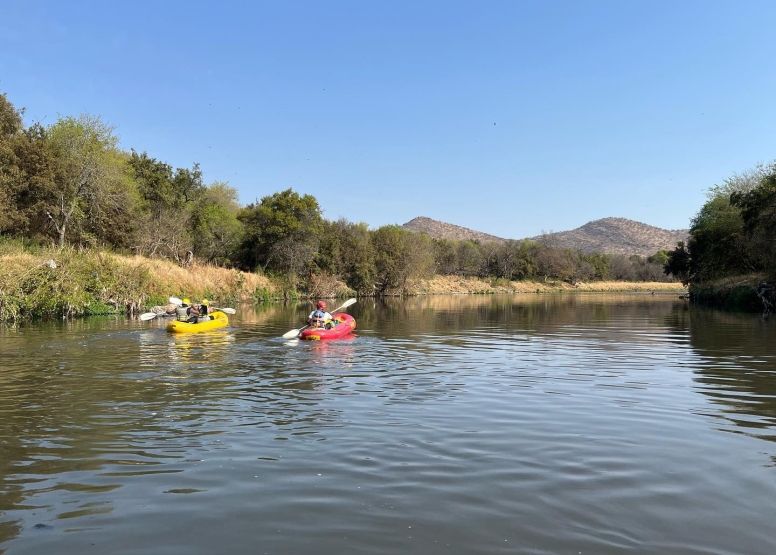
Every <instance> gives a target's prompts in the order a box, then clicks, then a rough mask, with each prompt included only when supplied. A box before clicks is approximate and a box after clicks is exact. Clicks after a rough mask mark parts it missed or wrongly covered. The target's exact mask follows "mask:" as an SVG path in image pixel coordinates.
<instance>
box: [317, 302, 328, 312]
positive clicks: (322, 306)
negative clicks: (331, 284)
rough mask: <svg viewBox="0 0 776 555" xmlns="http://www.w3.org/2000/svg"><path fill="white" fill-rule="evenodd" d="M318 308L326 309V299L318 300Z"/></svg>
mask: <svg viewBox="0 0 776 555" xmlns="http://www.w3.org/2000/svg"><path fill="white" fill-rule="evenodd" d="M317 306H318V308H322V309H324V310H326V301H318V305H317Z"/></svg>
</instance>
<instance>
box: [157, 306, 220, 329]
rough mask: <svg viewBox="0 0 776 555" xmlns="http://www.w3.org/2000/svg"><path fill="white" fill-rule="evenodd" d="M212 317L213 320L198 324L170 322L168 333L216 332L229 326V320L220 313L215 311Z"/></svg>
mask: <svg viewBox="0 0 776 555" xmlns="http://www.w3.org/2000/svg"><path fill="white" fill-rule="evenodd" d="M208 316H212V317H213V319H212V320H205V321H204V322H197V323H196V324H189V323H188V322H180V321H178V320H176V321H175V322H170V323H169V324H167V331H169V332H173V333H196V332H200V331H208V330H215V329H218V328H225V327H226V326H228V325H229V318H228V317H227V316H226V314H224V313H223V312H220V311H215V312H214V313H213V314H208Z"/></svg>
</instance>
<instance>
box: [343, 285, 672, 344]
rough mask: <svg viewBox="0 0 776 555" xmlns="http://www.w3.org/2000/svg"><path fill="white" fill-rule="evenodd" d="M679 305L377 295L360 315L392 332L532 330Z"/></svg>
mask: <svg viewBox="0 0 776 555" xmlns="http://www.w3.org/2000/svg"><path fill="white" fill-rule="evenodd" d="M676 306H682V301H680V300H679V299H678V298H677V296H676V295H673V294H672V295H665V294H663V295H649V294H585V293H571V294H541V295H539V294H533V295H532V294H522V295H445V296H426V297H415V298H410V299H407V300H398V299H387V300H384V301H382V302H380V301H378V302H377V303H375V304H374V306H373V307H370V308H371V310H370V309H369V308H367V307H365V306H361V307H360V309H359V310H360V312H361V314H360V315H359V317H358V318H357V319H358V322H359V328H361V329H364V328H367V327H373V328H374V329H375V330H377V332H378V333H379V334H380V335H381V336H383V337H388V338H390V337H402V336H403V335H404V334H405V333H406V330H405V328H406V327H408V326H411V328H412V330H413V332H414V333H428V334H441V335H450V334H452V333H454V332H458V333H460V332H463V333H467V332H473V331H476V330H479V329H487V330H490V331H498V330H503V331H505V332H507V333H509V332H514V333H523V334H525V333H528V334H532V333H542V332H544V331H547V330H556V329H558V328H562V327H563V326H571V325H573V326H587V325H590V326H591V327H592V326H602V325H604V324H606V323H608V322H611V321H613V320H628V319H631V320H633V319H638V320H641V321H647V320H650V321H651V320H653V319H654V318H657V319H658V321H660V319H661V318H663V317H664V316H665V315H667V314H669V313H670V312H671V311H672V310H673V309H674V308H675V307H676ZM645 316H647V317H648V318H645ZM362 324H363V325H362Z"/></svg>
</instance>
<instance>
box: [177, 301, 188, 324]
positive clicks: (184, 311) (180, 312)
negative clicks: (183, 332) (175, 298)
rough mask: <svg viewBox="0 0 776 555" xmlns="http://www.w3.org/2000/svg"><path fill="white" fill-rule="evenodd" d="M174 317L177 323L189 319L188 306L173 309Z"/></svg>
mask: <svg viewBox="0 0 776 555" xmlns="http://www.w3.org/2000/svg"><path fill="white" fill-rule="evenodd" d="M175 316H176V317H177V318H178V320H179V321H181V322H185V321H186V320H188V319H189V307H188V305H182V306H179V307H178V308H176V309H175Z"/></svg>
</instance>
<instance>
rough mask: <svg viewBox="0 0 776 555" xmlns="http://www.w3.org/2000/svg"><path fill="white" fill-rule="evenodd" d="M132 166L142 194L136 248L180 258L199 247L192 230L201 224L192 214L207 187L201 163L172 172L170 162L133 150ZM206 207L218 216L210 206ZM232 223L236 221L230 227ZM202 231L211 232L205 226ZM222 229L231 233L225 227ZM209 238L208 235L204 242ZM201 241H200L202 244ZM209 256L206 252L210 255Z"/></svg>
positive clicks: (146, 252) (152, 253) (139, 250)
mask: <svg viewBox="0 0 776 555" xmlns="http://www.w3.org/2000/svg"><path fill="white" fill-rule="evenodd" d="M129 166H130V167H131V168H132V178H133V180H134V182H135V184H136V186H137V190H138V193H139V196H140V198H141V210H140V213H139V215H138V218H137V230H138V231H137V241H136V243H135V245H134V250H135V251H136V252H138V253H140V254H147V255H148V256H164V257H170V258H172V259H174V260H176V261H178V262H181V260H182V256H183V253H185V252H186V251H188V250H192V249H196V248H197V245H196V244H195V241H194V239H193V238H192V231H193V228H194V227H195V226H197V225H200V224H199V223H195V222H193V221H192V219H191V215H192V213H193V210H194V207H195V204H196V203H197V202H198V201H199V200H200V199H201V198H202V196H203V195H204V194H205V191H206V187H205V186H204V185H203V184H202V172H201V171H200V169H199V164H197V163H195V164H194V165H193V167H192V169H190V170H189V169H186V168H178V169H176V170H175V172H173V169H172V166H170V165H169V164H167V163H165V162H161V161H159V160H157V159H156V158H151V157H150V156H148V154H146V153H145V152H143V153H142V154H138V153H137V152H135V151H134V150H132V153H131V154H130V156H129ZM210 204H212V203H210ZM205 211H206V212H208V211H209V212H211V216H213V217H216V218H217V217H218V216H217V215H216V214H215V213H213V211H212V210H211V209H205ZM203 215H204V214H203ZM231 225H233V222H232V223H231V224H228V225H227V227H229V226H231ZM200 231H202V232H203V233H205V234H207V233H208V230H206V229H205V228H202V229H201V230H200ZM210 231H213V230H212V229H211V230H210ZM221 231H222V233H224V234H229V233H228V232H227V231H226V230H221ZM224 237H225V235H224V236H223V237H222V239H223V238H224ZM210 239H212V237H211V238H210ZM207 241H208V239H207V238H205V239H204V242H207ZM202 245H203V244H202V243H200V245H199V246H200V247H202ZM205 250H207V249H205ZM210 256H211V255H210V254H207V255H206V257H208V258H209V257H210Z"/></svg>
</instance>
